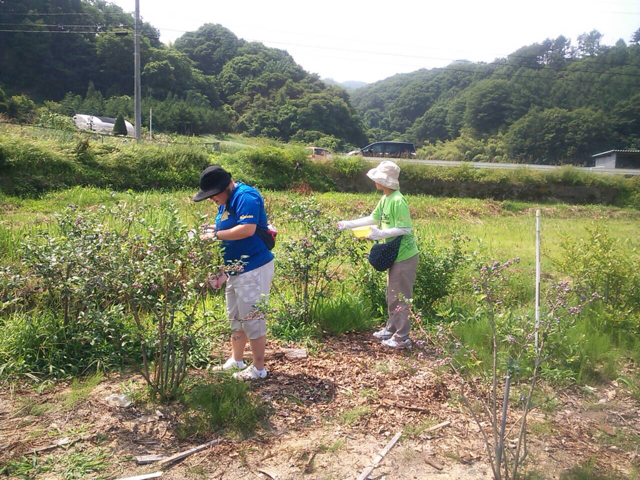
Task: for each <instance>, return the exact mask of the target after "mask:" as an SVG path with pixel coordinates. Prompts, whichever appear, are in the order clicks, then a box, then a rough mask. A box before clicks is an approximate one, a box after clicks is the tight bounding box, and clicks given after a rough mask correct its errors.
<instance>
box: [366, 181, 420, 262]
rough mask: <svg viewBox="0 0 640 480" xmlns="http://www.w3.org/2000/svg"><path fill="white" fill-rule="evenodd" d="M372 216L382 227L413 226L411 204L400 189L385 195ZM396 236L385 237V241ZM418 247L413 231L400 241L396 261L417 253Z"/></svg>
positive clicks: (384, 228) (387, 241)
mask: <svg viewBox="0 0 640 480" xmlns="http://www.w3.org/2000/svg"><path fill="white" fill-rule="evenodd" d="M371 216H372V217H373V218H374V219H376V220H377V221H378V224H379V225H380V228H381V229H382V230H386V229H388V228H396V227H397V228H411V213H410V212H409V204H408V203H407V200H406V199H405V198H404V197H403V196H402V194H401V193H400V191H399V190H396V191H395V192H393V193H392V194H391V195H389V196H388V197H387V196H386V195H383V196H382V198H381V199H380V201H379V202H378V205H377V206H376V209H375V210H374V211H373V213H372V214H371ZM394 238H395V237H391V238H385V239H384V241H385V243H389V242H391V241H392V240H393V239H394ZM417 253H418V247H416V241H415V239H414V238H413V232H411V233H409V234H407V235H404V236H403V237H402V240H401V241H400V251H398V256H397V258H396V262H402V261H403V260H407V259H408V258H411V257H413V256H414V255H417Z"/></svg>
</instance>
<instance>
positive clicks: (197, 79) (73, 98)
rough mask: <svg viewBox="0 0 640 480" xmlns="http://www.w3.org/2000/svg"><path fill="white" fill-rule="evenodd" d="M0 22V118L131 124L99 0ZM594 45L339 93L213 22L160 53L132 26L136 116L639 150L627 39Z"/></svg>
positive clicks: (544, 148) (300, 136) (129, 98)
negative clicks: (137, 53)
mask: <svg viewBox="0 0 640 480" xmlns="http://www.w3.org/2000/svg"><path fill="white" fill-rule="evenodd" d="M0 23H2V24H3V25H6V26H5V27H3V29H2V31H1V32H0V115H4V116H6V117H8V118H9V119H10V120H11V121H18V122H30V123H37V124H41V125H44V126H56V125H69V123H70V122H69V120H68V117H70V116H72V115H74V114H76V113H84V114H92V115H101V116H109V117H117V116H118V115H123V116H124V117H125V118H127V119H129V120H132V118H133V74H134V72H133V69H134V64H133V48H134V46H133V45H134V36H133V25H134V19H133V17H132V15H131V14H129V13H125V12H124V11H123V10H122V9H121V8H120V7H118V6H116V5H113V4H110V3H108V2H105V1H103V0H96V1H83V0H25V1H22V2H19V3H17V2H7V3H5V4H3V5H1V6H0ZM601 40H602V34H600V33H599V32H598V31H597V30H593V31H591V32H588V33H584V34H582V35H580V36H579V37H578V38H577V41H576V42H575V43H574V42H572V40H571V39H569V38H565V37H564V36H560V37H558V38H556V39H546V40H543V41H541V42H540V43H535V44H533V45H528V46H523V47H522V48H520V49H518V50H517V51H515V52H513V53H512V54H510V55H508V56H507V57H505V58H497V59H495V60H494V61H493V62H490V63H471V62H467V61H457V62H454V63H452V64H451V65H449V66H448V67H446V68H439V69H429V70H427V69H423V70H418V71H415V72H412V73H408V74H398V75H395V76H393V77H391V78H387V79H385V80H382V81H379V82H376V83H374V84H371V85H367V86H364V87H361V88H358V89H356V90H349V91H348V92H347V91H346V90H344V89H343V88H341V87H338V86H335V85H330V84H329V83H327V82H324V81H322V80H321V79H320V78H319V77H318V76H317V75H315V74H311V73H308V72H306V71H305V70H304V69H302V68H301V67H300V66H299V65H298V64H296V62H295V61H294V59H293V58H292V57H291V56H290V55H289V54H288V53H287V52H286V51H284V50H279V49H274V48H268V47H266V46H264V45H263V44H261V43H257V42H247V41H245V40H242V39H239V38H238V37H237V36H236V35H235V34H234V33H233V32H231V31H230V30H228V29H227V28H225V27H223V26H222V25H217V24H211V23H206V24H204V25H202V26H201V27H200V28H199V29H198V30H196V31H195V32H188V33H185V34H184V35H182V36H181V37H180V38H178V39H177V40H176V41H175V42H174V43H173V44H170V45H164V44H162V43H161V42H160V41H159V32H158V30H157V29H155V28H154V27H153V26H152V25H150V24H148V23H144V24H143V28H142V40H141V44H142V45H141V69H142V70H141V71H142V91H143V100H142V109H143V112H149V110H150V109H152V110H153V129H154V131H158V132H166V133H180V134H189V135H203V134H224V133H244V134H246V135H247V136H254V137H268V138H276V139H280V140H282V141H285V142H294V143H299V144H312V143H313V144H316V145H318V146H324V147H328V148H331V149H333V150H335V151H338V152H344V151H347V150H349V149H351V148H353V147H362V146H364V145H365V144H366V143H367V142H370V141H376V140H403V141H411V142H414V143H415V144H416V147H418V148H419V155H420V156H421V157H422V158H439V159H448V160H464V161H496V162H500V161H512V162H523V163H546V164H564V163H566V164H576V165H581V164H586V163H587V162H588V159H589V158H590V156H591V155H593V154H594V153H598V152H601V151H605V150H609V149H614V148H616V149H628V148H640V29H638V30H637V31H636V32H635V33H634V35H633V36H632V38H630V39H627V40H628V43H627V42H626V41H625V39H620V40H618V42H617V43H616V44H615V45H614V46H607V45H603V44H602V43H601ZM142 122H143V126H146V127H148V122H149V119H148V116H147V114H145V113H143V119H142Z"/></svg>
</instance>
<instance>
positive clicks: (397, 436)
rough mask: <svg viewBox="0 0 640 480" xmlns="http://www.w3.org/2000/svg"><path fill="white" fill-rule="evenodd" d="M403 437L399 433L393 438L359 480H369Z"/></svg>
mask: <svg viewBox="0 0 640 480" xmlns="http://www.w3.org/2000/svg"><path fill="white" fill-rule="evenodd" d="M401 435H402V432H398V433H396V434H395V435H394V436H393V438H392V439H391V440H390V441H389V443H387V445H386V446H385V447H384V448H383V449H382V451H381V452H380V453H379V454H378V455H377V456H376V458H374V459H373V463H372V464H371V465H370V466H368V467H367V468H365V469H364V470H363V472H362V473H361V474H360V476H359V477H358V480H366V479H367V477H368V476H369V474H370V473H371V472H373V470H374V469H375V468H376V467H377V466H378V464H379V463H380V462H381V461H382V459H383V458H384V457H385V456H386V455H387V453H389V450H391V449H392V448H393V446H394V445H395V444H396V443H397V441H398V440H400V436H401Z"/></svg>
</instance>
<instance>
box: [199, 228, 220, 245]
mask: <svg viewBox="0 0 640 480" xmlns="http://www.w3.org/2000/svg"><path fill="white" fill-rule="evenodd" d="M217 234H218V232H216V231H215V230H207V231H206V232H204V233H201V234H200V240H202V241H203V242H210V241H213V240H217V239H218V235H217Z"/></svg>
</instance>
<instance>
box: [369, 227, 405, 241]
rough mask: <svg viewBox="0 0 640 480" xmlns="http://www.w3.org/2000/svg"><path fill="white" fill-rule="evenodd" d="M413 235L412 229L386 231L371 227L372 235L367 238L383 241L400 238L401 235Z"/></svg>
mask: <svg viewBox="0 0 640 480" xmlns="http://www.w3.org/2000/svg"><path fill="white" fill-rule="evenodd" d="M409 233H411V227H404V228H400V227H393V228H387V229H385V230H380V229H378V228H376V227H371V233H370V234H369V235H368V236H367V238H368V239H369V240H381V239H383V238H391V237H398V236H400V235H407V234H409Z"/></svg>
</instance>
